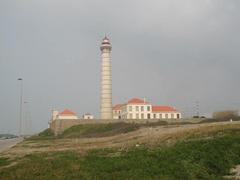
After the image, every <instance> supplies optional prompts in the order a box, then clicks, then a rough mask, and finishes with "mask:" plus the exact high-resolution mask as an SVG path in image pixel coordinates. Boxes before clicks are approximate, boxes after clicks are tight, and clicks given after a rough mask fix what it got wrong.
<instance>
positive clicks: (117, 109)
mask: <svg viewBox="0 0 240 180" xmlns="http://www.w3.org/2000/svg"><path fill="white" fill-rule="evenodd" d="M122 106H123V104H117V105H115V106H114V107H113V119H121V114H122V110H121V107H122Z"/></svg>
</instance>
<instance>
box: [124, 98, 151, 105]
mask: <svg viewBox="0 0 240 180" xmlns="http://www.w3.org/2000/svg"><path fill="white" fill-rule="evenodd" d="M127 104H148V102H146V101H144V100H142V99H140V98H132V99H130V100H129V101H128V102H127Z"/></svg>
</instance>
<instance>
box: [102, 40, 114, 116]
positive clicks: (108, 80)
mask: <svg viewBox="0 0 240 180" xmlns="http://www.w3.org/2000/svg"><path fill="white" fill-rule="evenodd" d="M100 49H101V52H102V81H101V119H112V118H113V115H112V77H111V62H110V52H111V50H112V46H111V44H110V41H109V39H108V38H107V37H106V36H105V37H104V38H103V40H102V44H101V47H100Z"/></svg>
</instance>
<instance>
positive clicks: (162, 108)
mask: <svg viewBox="0 0 240 180" xmlns="http://www.w3.org/2000/svg"><path fill="white" fill-rule="evenodd" d="M152 112H177V110H176V109H175V108H173V107H170V106H152Z"/></svg>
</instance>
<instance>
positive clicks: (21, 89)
mask: <svg viewBox="0 0 240 180" xmlns="http://www.w3.org/2000/svg"><path fill="white" fill-rule="evenodd" d="M17 80H18V81H20V109H19V132H18V135H19V136H21V133H22V100H23V79H22V78H18V79H17Z"/></svg>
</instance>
